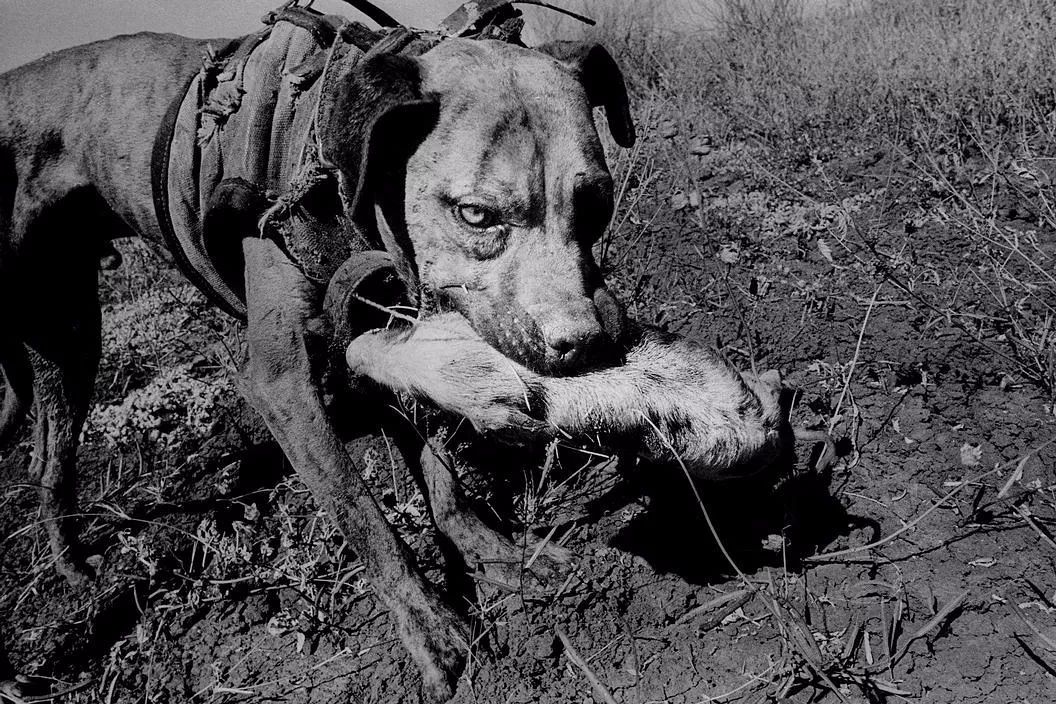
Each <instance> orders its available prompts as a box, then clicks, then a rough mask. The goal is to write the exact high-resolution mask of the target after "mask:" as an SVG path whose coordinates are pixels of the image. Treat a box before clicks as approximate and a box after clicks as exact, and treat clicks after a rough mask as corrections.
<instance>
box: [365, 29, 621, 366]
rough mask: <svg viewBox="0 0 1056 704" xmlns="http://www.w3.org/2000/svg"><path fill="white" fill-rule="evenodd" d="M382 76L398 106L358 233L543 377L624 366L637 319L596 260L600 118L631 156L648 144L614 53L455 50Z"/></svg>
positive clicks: (368, 171) (380, 131)
mask: <svg viewBox="0 0 1056 704" xmlns="http://www.w3.org/2000/svg"><path fill="white" fill-rule="evenodd" d="M372 60H373V61H375V62H377V63H378V64H379V65H378V67H377V68H376V69H375V70H376V71H377V72H378V73H379V75H380V74H381V72H383V71H385V72H387V73H388V75H389V76H390V77H391V76H396V77H397V80H398V83H399V86H398V87H397V88H396V89H395V90H393V88H392V87H391V86H390V87H389V88H387V89H386V94H387V95H389V96H391V95H393V94H395V95H397V96H398V98H397V99H396V100H395V101H394V104H392V105H391V106H390V107H389V108H388V109H387V110H386V111H384V112H383V113H382V114H381V115H380V116H379V117H378V118H377V119H375V120H374V121H373V123H372V126H371V129H370V135H369V140H368V142H369V146H368V147H367V148H366V149H365V150H364V152H363V156H362V160H361V161H362V170H361V173H360V174H359V176H358V187H359V191H358V195H357V197H356V203H357V209H356V212H357V217H358V219H359V220H360V222H361V223H366V225H365V227H366V229H371V228H375V230H376V232H377V237H378V238H380V239H381V240H382V241H384V242H385V244H386V246H387V248H388V249H389V250H390V251H392V250H394V249H396V250H398V251H400V252H402V254H403V259H404V260H405V262H406V267H405V271H404V275H405V276H404V278H406V279H409V280H412V281H414V282H415V283H417V284H419V285H420V289H421V291H422V293H423V303H424V304H426V305H428V306H432V307H434V308H435V309H454V310H457V311H458V312H460V313H461V314H462V315H464V316H465V317H466V318H467V319H468V320H469V321H470V322H471V324H472V325H473V327H474V328H475V329H476V330H477V332H478V333H479V334H480V335H481V336H482V337H483V338H484V339H485V340H487V341H488V342H489V343H490V344H492V345H493V346H494V347H496V348H497V349H499V350H500V351H502V352H503V353H504V354H505V355H506V356H508V357H510V358H512V359H515V360H516V361H518V362H520V363H522V364H524V365H525V366H527V367H529V368H531V369H534V370H536V371H539V372H542V373H547V374H563V373H572V372H575V371H578V370H581V369H583V368H586V367H589V366H593V365H597V364H600V363H603V362H604V361H607V360H608V359H610V358H611V357H613V356H614V355H615V354H616V345H615V344H614V340H615V339H616V338H618V337H619V335H620V327H621V321H622V311H620V309H619V306H618V305H617V304H616V302H615V299H613V297H612V296H611V294H609V293H608V291H607V290H606V289H605V288H604V283H603V281H602V277H601V273H600V271H599V269H598V266H597V264H596V262H595V261H594V257H593V254H592V246H593V245H594V243H595V242H596V241H597V240H598V238H599V237H600V236H601V235H602V233H603V232H604V230H605V228H606V226H607V225H608V222H609V219H610V217H611V215H612V210H613V185H612V178H611V176H610V174H609V170H608V167H607V165H606V163H605V158H604V153H603V150H602V147H601V142H600V140H599V136H598V133H597V129H596V127H595V123H594V114H593V108H594V107H597V106H601V107H603V108H604V109H605V111H606V117H607V120H608V124H609V129H610V131H611V132H612V134H613V137H614V138H615V140H616V142H617V143H618V144H620V145H622V146H630V145H631V144H633V141H634V138H635V135H634V126H633V124H632V122H631V118H630V112H629V109H628V102H627V92H626V88H625V86H624V81H623V77H622V75H621V74H620V71H619V69H618V68H617V66H616V64H615V62H614V61H613V59H612V57H611V56H610V55H609V54H608V52H607V51H605V50H604V49H603V48H601V47H600V46H597V45H592V44H583V43H574V42H568V43H555V44H550V45H544V46H543V47H540V48H539V49H538V50H532V49H527V48H524V47H519V46H515V45H512V44H507V43H503V42H497V41H487V40H465V39H453V40H446V41H443V42H441V43H440V44H438V45H437V46H435V47H434V48H432V49H430V50H429V51H426V52H425V53H423V54H421V55H419V56H417V57H415V58H407V57H406V56H405V55H384V54H378V55H376V56H375V57H374V58H373V59H372ZM379 80H380V79H379ZM390 99H391V98H390Z"/></svg>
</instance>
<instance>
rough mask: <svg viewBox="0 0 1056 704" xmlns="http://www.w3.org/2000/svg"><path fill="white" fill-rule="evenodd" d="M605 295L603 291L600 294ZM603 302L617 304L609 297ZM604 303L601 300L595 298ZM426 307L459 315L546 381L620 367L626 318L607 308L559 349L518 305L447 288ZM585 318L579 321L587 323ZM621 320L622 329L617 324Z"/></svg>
mask: <svg viewBox="0 0 1056 704" xmlns="http://www.w3.org/2000/svg"><path fill="white" fill-rule="evenodd" d="M599 290H600V291H604V289H599ZM604 294H605V295H604V297H601V298H600V300H601V301H603V302H605V303H607V302H608V301H612V302H613V305H615V300H614V299H612V297H611V295H610V294H608V292H607V291H604ZM595 300H596V301H598V300H599V296H597V295H596V296H595ZM423 302H424V301H423ZM426 305H427V309H426V310H427V312H442V311H454V312H457V313H460V314H461V315H463V316H464V317H465V318H466V319H467V320H468V321H469V323H470V325H471V326H472V327H473V329H474V330H476V332H477V333H478V334H479V335H480V336H481V337H482V338H484V340H485V341H486V342H487V343H488V344H489V345H491V346H492V347H494V348H495V349H497V350H498V351H500V352H502V354H504V355H505V356H507V357H509V358H510V359H512V360H514V361H515V362H518V363H519V364H522V365H524V366H525V367H528V368H529V369H531V370H532V371H534V372H536V373H538V374H544V375H547V376H570V375H575V374H581V373H583V372H587V371H590V370H593V369H598V368H601V367H606V366H611V365H613V364H616V363H618V361H619V359H620V349H619V345H618V340H619V339H620V337H621V336H622V327H621V325H622V318H620V316H618V315H616V314H614V313H613V312H612V311H611V310H606V309H605V306H604V304H603V305H601V306H598V308H599V309H598V310H596V311H595V312H594V315H593V316H592V317H591V318H590V319H583V320H580V321H579V322H580V323H581V325H579V326H577V327H579V328H581V329H582V331H583V332H582V333H581V334H580V335H579V336H578V337H575V338H573V339H572V341H569V342H567V343H563V344H562V343H558V344H554V343H553V341H548V340H547V338H546V336H545V335H544V334H543V331H542V329H541V328H540V325H539V323H538V322H537V321H536V320H535V319H534V318H533V317H532V316H531V315H529V314H528V312H527V311H525V310H524V308H523V307H521V306H519V305H517V303H516V302H514V301H508V300H496V299H495V298H494V297H493V296H491V295H489V293H488V292H487V291H485V290H482V289H474V288H469V287H463V286H458V287H447V288H445V289H443V290H442V291H441V292H440V293H439V295H437V296H436V297H435V298H434V300H433V301H432V302H430V303H428V304H426ZM582 315H583V314H582V313H580V317H582ZM617 319H620V321H621V323H620V324H617V323H616V321H617Z"/></svg>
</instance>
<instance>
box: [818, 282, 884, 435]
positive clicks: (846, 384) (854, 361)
mask: <svg viewBox="0 0 1056 704" xmlns="http://www.w3.org/2000/svg"><path fill="white" fill-rule="evenodd" d="M883 287H884V282H883V281H881V282H880V283H878V284H877V285H876V288H875V289H873V297H872V298H870V299H869V307H868V308H866V309H865V317H864V318H862V327H861V329H859V330H858V342H857V343H855V345H854V356H852V357H851V364H850V367H848V369H847V376H846V377H844V379H843V390H842V391H840V398H839V400H838V401H836V408H835V409H833V411H832V419H831V420H830V421H829V434H830V435H831V434H832V430H833V428H835V427H836V422H837V421H838V420H839V417H840V409H841V408H842V407H843V399H844V398H846V396H847V390H848V389H849V388H850V386H851V379H853V378H854V368H855V367H856V366H858V355H859V353H861V351H862V340H863V339H865V329H866V327H867V326H868V325H869V317H870V316H871V315H872V314H873V308H875V307H876V298H877V296H879V295H880V289H882V288H883Z"/></svg>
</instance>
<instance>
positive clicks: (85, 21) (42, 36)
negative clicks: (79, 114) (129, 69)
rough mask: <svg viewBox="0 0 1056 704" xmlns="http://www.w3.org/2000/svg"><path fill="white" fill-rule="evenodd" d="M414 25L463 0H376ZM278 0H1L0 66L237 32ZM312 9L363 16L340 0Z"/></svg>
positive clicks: (324, 0) (428, 23)
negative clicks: (137, 40) (159, 35)
mask: <svg viewBox="0 0 1056 704" xmlns="http://www.w3.org/2000/svg"><path fill="white" fill-rule="evenodd" d="M374 2H375V4H376V5H378V6H379V7H382V8H384V9H385V11H386V12H388V13H389V14H390V15H392V16H393V17H395V18H396V19H398V20H400V21H401V22H403V23H404V24H408V25H411V26H415V27H423V28H431V27H435V26H436V25H437V24H438V23H439V22H440V20H442V19H443V18H444V17H446V16H447V15H448V13H450V12H451V11H452V10H454V9H455V8H456V7H457V6H458V5H459V4H461V0H374ZM281 4H282V0H0V71H6V70H7V69H9V68H14V67H15V66H18V65H21V64H24V63H26V62H28V61H32V60H33V59H36V58H38V57H40V56H43V55H44V54H47V53H49V52H52V51H56V50H58V49H64V48H66V47H70V46H76V45H78V44H84V43H85V42H90V41H95V40H96V39H106V38H107V37H112V36H115V35H117V34H130V33H133V32H141V31H152V32H173V33H175V34H183V35H186V36H189V37H237V36H240V35H242V34H248V33H249V32H252V31H254V30H256V29H257V28H258V27H259V26H260V18H261V16H263V15H264V13H265V12H267V11H268V10H272V9H275V8H276V7H278V6H279V5H281ZM315 7H316V9H319V10H321V11H323V12H333V13H338V14H345V15H347V16H348V17H351V18H353V19H360V20H362V19H364V18H363V17H362V16H361V15H359V14H358V13H357V12H356V11H355V10H354V9H352V7H351V6H349V5H346V4H345V3H343V2H340V0H318V1H317V2H316V4H315Z"/></svg>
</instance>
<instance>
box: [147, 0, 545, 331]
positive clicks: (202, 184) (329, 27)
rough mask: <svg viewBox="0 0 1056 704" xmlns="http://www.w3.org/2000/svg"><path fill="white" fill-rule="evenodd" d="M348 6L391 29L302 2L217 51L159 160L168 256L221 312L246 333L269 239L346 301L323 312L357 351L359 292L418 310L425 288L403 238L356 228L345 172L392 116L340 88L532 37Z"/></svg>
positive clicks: (485, 10)
mask: <svg viewBox="0 0 1056 704" xmlns="http://www.w3.org/2000/svg"><path fill="white" fill-rule="evenodd" d="M347 1H348V2H350V4H352V5H354V6H355V7H357V8H358V9H360V10H362V11H364V12H365V13H366V14H367V15H368V16H369V17H371V19H374V20H375V21H377V22H378V23H379V24H381V25H382V28H381V29H380V30H378V31H375V30H371V29H368V28H367V27H365V26H364V25H362V24H360V23H358V22H354V21H350V20H348V19H346V18H343V17H339V16H334V15H323V14H320V13H318V12H316V11H314V10H312V9H310V8H308V7H302V6H299V5H297V4H296V0H291V1H290V2H288V3H286V4H285V5H283V6H282V7H280V8H279V9H277V10H275V11H272V12H269V13H268V14H267V15H265V16H264V18H263V23H264V27H263V28H262V29H261V30H260V31H258V32H256V33H255V34H251V35H249V36H246V37H243V38H241V39H238V40H234V41H232V42H230V43H229V44H228V45H227V46H224V47H221V48H219V49H214V48H212V47H210V48H209V50H208V52H207V54H206V56H204V57H203V59H202V67H201V69H200V70H199V71H198V72H197V73H196V74H194V75H193V76H191V77H189V79H188V81H187V83H186V88H185V89H184V90H183V91H182V93H181V94H180V95H179V96H178V97H177V98H176V100H175V101H174V102H173V104H172V105H171V106H170V108H169V111H168V114H167V115H166V117H165V119H164V120H163V123H162V126H161V128H160V129H159V131H158V134H157V136H156V139H155V144H154V153H153V159H152V189H153V196H154V206H155V212H156V215H157V218H158V222H159V224H160V226H161V229H162V232H163V234H164V236H165V239H166V244H167V246H168V249H169V251H170V252H171V253H172V256H173V257H174V259H175V260H176V264H177V265H178V266H179V268H180V269H181V270H182V271H183V273H184V274H185V275H186V276H187V277H188V278H189V279H190V280H191V281H192V282H193V283H194V284H195V285H196V286H197V287H198V288H200V289H201V290H202V291H203V293H204V294H205V295H206V296H207V297H208V298H209V300H210V301H212V302H213V303H215V304H216V305H218V306H219V307H220V308H222V309H223V310H225V311H227V312H228V313H230V314H231V315H233V316H235V317H238V318H240V319H245V315H246V308H245V283H244V280H243V260H242V239H244V238H245V237H252V236H256V237H264V238H268V239H270V240H272V241H274V242H275V243H276V244H277V245H278V246H279V248H280V249H281V250H282V251H283V252H284V253H285V254H286V256H288V257H289V258H290V259H291V260H292V261H293V262H295V263H296V265H297V266H298V267H299V268H300V270H301V271H302V272H303V274H304V275H305V276H306V277H307V278H308V279H310V280H311V281H313V282H315V283H317V284H319V285H320V286H321V287H324V286H325V287H327V288H330V287H331V286H334V285H337V286H340V287H341V289H342V290H341V291H335V292H330V291H328V293H327V295H326V298H325V300H326V305H327V306H331V305H333V306H335V309H334V311H332V312H331V318H333V322H334V324H335V328H337V329H338V330H335V332H337V331H339V330H343V334H342V335H341V336H342V337H345V338H346V339H348V338H350V337H351V336H352V335H354V334H355V331H353V330H350V329H345V328H347V327H348V325H347V321H346V320H344V319H346V318H348V317H349V308H348V307H347V306H348V305H349V297H350V295H351V293H350V291H354V290H355V289H356V288H358V287H361V286H362V285H363V283H364V282H366V281H368V280H374V281H375V283H376V285H375V287H374V288H373V289H372V291H374V292H378V291H384V292H386V295H388V294H391V292H392V291H394V290H397V289H398V287H396V286H394V285H393V279H395V278H398V279H399V280H400V281H401V282H402V284H403V288H404V293H405V294H406V298H408V299H410V302H411V303H416V302H417V283H416V280H415V277H416V275H415V274H414V267H413V263H411V262H410V261H409V258H410V257H409V255H408V253H406V252H404V251H403V250H402V249H401V248H400V246H399V245H398V244H397V243H396V242H394V241H392V240H393V236H392V235H391V232H390V233H388V236H386V232H385V229H387V228H381V229H382V232H381V234H380V236H379V234H377V233H375V234H370V233H368V232H365V231H364V230H363V229H362V228H360V227H358V226H357V225H356V223H355V222H354V218H353V214H354V213H356V212H357V208H359V207H360V204H359V203H358V202H357V200H358V199H359V197H360V194H359V192H358V191H359V187H360V185H361V184H358V183H352V182H350V181H351V180H352V179H354V178H355V177H354V176H353V175H352V174H351V170H350V169H349V168H348V167H349V164H348V163H347V162H349V161H352V162H358V161H359V160H361V159H363V153H364V150H366V149H367V148H368V145H366V144H365V143H364V142H365V140H366V135H368V134H369V133H370V128H371V125H372V123H373V122H374V121H375V120H376V119H377V118H378V116H379V115H380V114H381V113H382V112H383V111H384V109H386V108H387V107H389V106H390V105H391V104H386V102H385V101H384V100H381V99H378V95H377V92H376V91H375V92H374V93H371V90H370V88H371V87H370V86H369V85H366V86H365V87H364V91H363V93H364V94H363V96H362V98H361V99H359V100H355V101H353V104H352V105H351V106H350V105H349V104H348V103H347V102H346V103H344V104H339V102H340V98H339V96H340V95H341V90H339V88H341V87H347V85H349V84H350V82H351V84H352V85H355V82H356V81H357V80H361V79H362V80H366V79H363V77H362V76H361V74H362V70H361V69H362V67H363V66H364V65H365V64H366V63H367V62H368V61H369V59H370V58H371V57H372V56H376V55H379V54H383V53H384V54H389V55H402V56H406V57H413V56H417V55H420V54H422V53H424V52H425V51H427V50H429V49H430V48H432V47H433V46H435V45H436V44H437V43H438V42H439V41H442V40H443V39H444V38H446V37H454V36H459V37H470V38H489V39H499V40H503V41H508V42H514V43H520V30H521V28H522V26H523V21H522V19H521V17H520V13H519V12H518V11H517V10H515V9H513V8H511V7H510V4H511V3H510V0H477V1H475V2H467V3H466V4H465V5H463V6H462V7H460V8H458V9H457V10H456V11H455V13H453V14H452V15H451V16H450V17H448V18H447V19H446V20H445V21H444V22H443V23H442V24H441V26H440V29H439V31H438V32H422V31H411V30H408V29H406V28H404V27H400V26H398V25H397V24H396V22H395V20H393V19H392V18H391V17H389V16H388V15H387V14H385V13H384V12H383V11H381V10H378V9H377V8H374V7H373V6H372V5H369V4H368V3H366V2H365V0H347ZM522 1H523V0H522ZM530 1H531V2H532V4H543V3H537V2H534V0H530ZM555 9H557V8H555ZM345 92H346V94H347V90H346V91H345ZM342 166H345V167H346V168H341V167H342ZM352 166H353V169H352V170H354V169H355V168H356V167H358V166H359V164H358V163H354V164H353V165H352ZM390 302H391V301H390ZM341 306H345V307H344V308H343V309H342V308H341Z"/></svg>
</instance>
